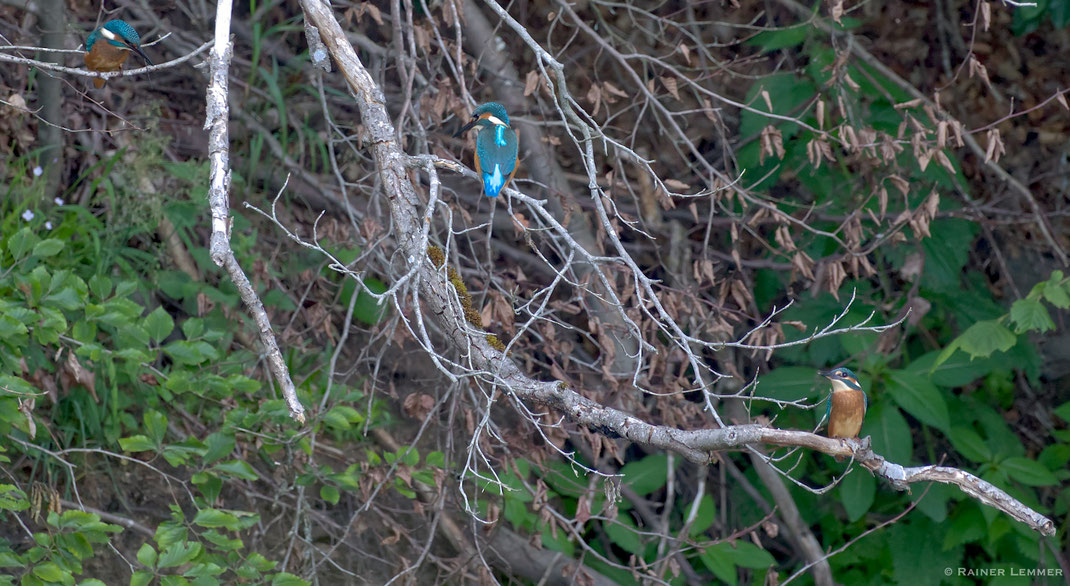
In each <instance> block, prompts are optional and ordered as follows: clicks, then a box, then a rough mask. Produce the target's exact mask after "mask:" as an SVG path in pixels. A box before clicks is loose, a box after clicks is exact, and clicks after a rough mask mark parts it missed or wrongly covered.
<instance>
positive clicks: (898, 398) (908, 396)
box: [888, 370, 951, 433]
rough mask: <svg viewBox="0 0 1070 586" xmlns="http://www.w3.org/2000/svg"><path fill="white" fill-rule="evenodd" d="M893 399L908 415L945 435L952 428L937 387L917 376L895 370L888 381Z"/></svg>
mask: <svg viewBox="0 0 1070 586" xmlns="http://www.w3.org/2000/svg"><path fill="white" fill-rule="evenodd" d="M888 391H889V394H891V396H892V399H893V400H894V401H895V402H896V403H898V404H899V406H900V407H902V408H903V409H904V410H905V411H906V412H907V413H910V414H911V415H913V416H914V417H916V418H917V419H918V420H919V421H921V422H922V423H926V424H929V425H931V426H933V427H935V428H937V429H939V430H941V431H943V432H945V433H947V431H948V430H949V429H950V427H951V418H950V416H949V415H948V411H947V402H946V401H945V400H944V397H943V395H941V394H940V390H939V389H937V388H936V385H934V384H932V383H931V382H929V381H928V380H927V379H925V378H922V377H921V376H918V375H917V374H914V373H911V372H907V371H905V370H893V371H892V372H891V376H890V377H889V381H888Z"/></svg>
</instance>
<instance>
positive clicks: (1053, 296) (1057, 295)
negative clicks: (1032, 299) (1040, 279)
mask: <svg viewBox="0 0 1070 586" xmlns="http://www.w3.org/2000/svg"><path fill="white" fill-rule="evenodd" d="M1062 280H1063V272H1062V271H1055V272H1053V273H1052V274H1051V278H1050V279H1048V281H1047V282H1046V283H1044V289H1043V293H1044V299H1047V300H1048V303H1050V304H1052V305H1054V306H1055V307H1058V308H1059V309H1067V308H1070V292H1068V287H1070V283H1063V282H1062Z"/></svg>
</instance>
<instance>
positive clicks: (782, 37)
mask: <svg viewBox="0 0 1070 586" xmlns="http://www.w3.org/2000/svg"><path fill="white" fill-rule="evenodd" d="M811 32H812V31H811V29H810V27H809V26H795V27H788V28H783V29H780V30H774V31H763V32H760V33H758V34H756V35H754V36H753V37H751V38H749V39H747V40H746V41H745V42H744V44H745V45H749V46H751V47H761V48H762V52H763V53H767V52H769V51H775V50H777V49H786V48H788V47H794V46H796V45H801V44H803V42H804V41H806V37H808V36H809V35H810V33H811Z"/></svg>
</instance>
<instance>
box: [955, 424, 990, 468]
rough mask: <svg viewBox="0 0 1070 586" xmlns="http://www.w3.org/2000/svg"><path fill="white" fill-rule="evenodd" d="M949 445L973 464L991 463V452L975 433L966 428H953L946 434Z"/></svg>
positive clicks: (960, 426)
mask: <svg viewBox="0 0 1070 586" xmlns="http://www.w3.org/2000/svg"><path fill="white" fill-rule="evenodd" d="M948 438H949V439H950V440H951V445H953V446H955V449H956V450H958V452H959V453H960V454H962V455H963V456H965V457H967V458H969V459H970V460H973V461H974V462H991V461H992V450H991V449H989V447H988V444H986V443H985V440H984V439H983V438H982V437H981V436H980V434H978V433H977V432H976V431H974V430H972V429H970V428H969V427H966V426H962V425H959V426H955V427H952V428H951V433H949V434H948Z"/></svg>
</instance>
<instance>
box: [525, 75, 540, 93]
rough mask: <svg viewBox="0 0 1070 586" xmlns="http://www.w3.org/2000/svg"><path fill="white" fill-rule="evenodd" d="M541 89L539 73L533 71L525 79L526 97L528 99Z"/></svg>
mask: <svg viewBox="0 0 1070 586" xmlns="http://www.w3.org/2000/svg"><path fill="white" fill-rule="evenodd" d="M537 89H539V72H538V71H536V70H534V69H532V70H531V71H529V72H528V74H527V76H525V77H524V97H525V98H526V97H528V96H530V95H531V94H534V93H535V90H537Z"/></svg>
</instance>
